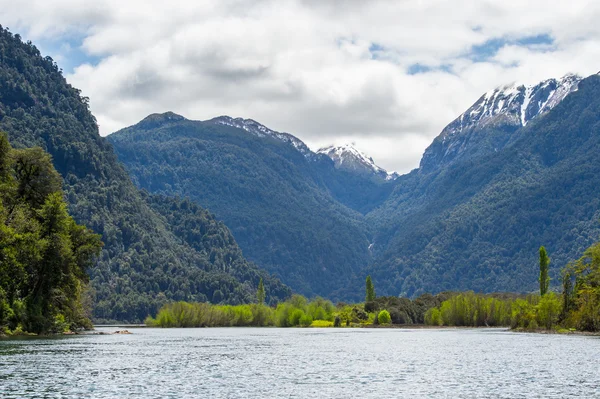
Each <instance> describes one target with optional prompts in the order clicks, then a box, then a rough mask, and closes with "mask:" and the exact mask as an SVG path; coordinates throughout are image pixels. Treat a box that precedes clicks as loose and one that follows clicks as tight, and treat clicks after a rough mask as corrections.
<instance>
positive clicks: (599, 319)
mask: <svg viewBox="0 0 600 399" xmlns="http://www.w3.org/2000/svg"><path fill="white" fill-rule="evenodd" d="M543 248H544V247H542V248H541V249H540V266H541V267H540V269H541V273H540V274H541V276H543V268H544V266H547V265H548V263H549V260H548V257H547V254H546V251H545V250H543ZM573 279H574V280H575V284H573V281H572V280H573ZM541 281H544V278H543V277H540V282H541ZM546 281H547V280H546ZM562 281H563V290H562V293H561V294H560V295H559V294H556V293H555V292H552V291H548V292H544V288H546V287H545V286H544V285H543V284H541V288H542V289H541V290H540V295H528V296H526V297H519V296H513V297H510V296H506V294H505V297H504V298H502V297H497V296H493V295H481V294H479V295H477V294H474V293H473V292H468V293H462V294H458V295H455V296H452V297H450V298H449V299H447V300H445V301H443V302H442V303H441V305H439V306H436V307H432V308H431V309H429V310H427V312H426V314H425V322H426V323H427V324H429V325H436V326H443V325H445V326H470V327H480V326H511V327H512V328H514V329H526V330H536V329H539V328H542V329H546V330H552V329H567V330H579V331H592V332H595V331H600V243H597V244H594V245H592V246H591V247H590V248H588V249H587V250H586V251H585V253H584V255H583V256H582V257H581V258H580V259H579V260H577V261H576V262H573V263H571V264H569V265H567V267H566V268H565V270H564V271H563V276H562Z"/></svg>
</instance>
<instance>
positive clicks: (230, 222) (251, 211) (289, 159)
mask: <svg viewBox="0 0 600 399" xmlns="http://www.w3.org/2000/svg"><path fill="white" fill-rule="evenodd" d="M108 140H109V141H110V142H111V143H112V144H113V146H114V148H115V151H116V152H117V154H118V156H119V159H120V160H121V161H122V162H123V163H124V164H125V165H126V167H127V169H128V171H129V173H130V174H131V175H132V176H133V178H134V181H135V182H136V184H137V185H138V186H139V187H141V188H143V189H146V190H148V191H149V192H152V193H156V194H164V195H178V196H185V197H189V198H191V199H192V200H193V201H196V202H197V203H198V204H200V205H201V206H203V207H206V208H208V209H209V210H210V211H211V212H213V213H214V214H215V215H216V217H217V218H218V219H219V220H223V221H224V222H225V224H226V225H227V226H228V227H229V228H230V229H231V231H232V233H233V235H234V237H235V239H236V241H237V242H238V243H239V244H240V246H241V248H242V250H243V251H244V254H245V255H246V256H247V257H248V258H249V259H251V260H252V261H254V262H256V263H257V264H258V265H260V266H261V267H264V268H266V269H267V270H269V271H270V272H272V273H274V274H275V275H277V276H279V277H280V278H281V279H282V280H283V281H285V282H286V284H289V285H290V286H291V287H292V288H293V289H294V290H296V291H298V292H300V293H303V294H306V295H323V296H330V297H334V296H335V291H336V290H338V289H341V288H344V287H346V286H347V285H348V282H349V281H350V280H351V279H352V278H353V277H354V276H355V275H356V274H357V273H359V272H360V270H362V269H363V268H364V267H366V266H367V265H368V264H369V263H370V262H371V256H370V252H369V245H370V237H371V233H370V231H369V228H368V226H367V225H366V224H365V223H364V221H363V216H362V215H361V214H360V213H359V212H357V211H355V210H353V209H351V208H350V207H348V206H345V205H344V204H343V203H341V202H340V201H339V200H337V199H336V196H335V195H334V194H332V191H334V190H331V189H329V188H328V185H331V186H332V187H333V186H335V187H338V188H340V186H341V185H342V184H341V183H340V182H341V181H342V180H341V179H343V178H348V179H350V178H351V177H349V176H347V175H346V174H343V173H342V174H340V173H338V171H337V170H336V169H335V167H334V166H333V162H332V161H331V160H330V159H329V158H327V157H325V156H322V155H317V154H315V156H314V157H312V156H311V155H309V156H307V153H306V152H305V151H304V152H303V149H304V148H305V147H304V146H303V145H302V144H300V143H301V142H300V141H299V140H298V139H295V138H293V137H291V136H289V135H285V134H279V133H277V132H274V131H272V130H270V129H267V128H266V127H264V126H262V125H260V124H259V123H257V122H255V121H251V120H248V119H239V118H237V119H233V118H228V117H220V118H217V119H213V120H210V121H204V122H202V121H192V120H187V119H185V118H183V117H176V116H174V115H173V114H172V113H165V114H160V115H151V116H149V117H147V118H145V119H144V120H142V121H141V122H139V123H138V124H136V125H134V126H131V127H128V128H125V129H123V130H121V131H119V132H116V133H113V134H111V135H110V136H108ZM352 179H354V177H352ZM348 181H349V180H348ZM361 181H362V180H361ZM365 184H367V183H365ZM369 184H371V183H369ZM353 187H355V186H353ZM336 192H338V193H340V194H341V193H343V191H342V190H341V188H340V189H339V190H338V191H336ZM369 195H370V194H369ZM381 200H383V198H381Z"/></svg>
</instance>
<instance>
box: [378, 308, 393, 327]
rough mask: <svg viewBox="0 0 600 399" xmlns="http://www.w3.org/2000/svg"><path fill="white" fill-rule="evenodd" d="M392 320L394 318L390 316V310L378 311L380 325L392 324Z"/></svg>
mask: <svg viewBox="0 0 600 399" xmlns="http://www.w3.org/2000/svg"><path fill="white" fill-rule="evenodd" d="M391 322H392V318H391V317H390V312H388V311H387V310H385V309H384V310H382V311H381V312H379V313H377V323H378V324H380V325H385V324H390V323H391Z"/></svg>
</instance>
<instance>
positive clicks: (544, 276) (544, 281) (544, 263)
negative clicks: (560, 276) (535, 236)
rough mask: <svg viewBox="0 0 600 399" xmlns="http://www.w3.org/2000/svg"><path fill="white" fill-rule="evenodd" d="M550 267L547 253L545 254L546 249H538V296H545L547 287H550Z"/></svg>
mask: <svg viewBox="0 0 600 399" xmlns="http://www.w3.org/2000/svg"><path fill="white" fill-rule="evenodd" d="M549 266H550V258H549V257H548V253H547V252H546V248H544V247H543V246H541V247H540V277H539V282H540V295H541V296H544V295H546V292H548V287H549V286H550V277H548V269H549Z"/></svg>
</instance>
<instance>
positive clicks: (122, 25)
mask: <svg viewBox="0 0 600 399" xmlns="http://www.w3.org/2000/svg"><path fill="white" fill-rule="evenodd" d="M0 7H2V8H1V9H2V10H3V21H2V23H3V24H4V25H5V26H9V27H11V28H12V30H13V31H19V32H20V33H21V34H22V35H23V36H24V37H25V38H27V39H30V40H33V41H34V42H36V43H40V44H41V47H42V51H45V52H47V53H49V54H50V55H51V56H53V57H54V58H55V59H57V60H59V61H60V62H61V65H62V62H63V60H65V63H64V65H66V66H67V67H66V68H68V69H65V70H66V71H67V73H66V75H67V79H68V80H69V81H70V82H71V83H72V84H73V85H75V86H76V87H78V88H80V89H82V91H83V94H84V95H86V96H89V97H90V104H91V107H92V111H93V112H94V114H95V115H96V117H97V119H98V122H99V124H100V130H101V132H102V134H104V135H106V134H108V133H111V132H112V131H115V130H118V129H120V128H122V127H125V126H128V125H131V124H134V123H136V122H137V121H139V120H140V119H142V118H143V117H145V116H146V115H148V114H150V113H153V112H163V111H167V110H171V111H174V112H177V113H180V114H182V115H184V116H186V117H188V118H190V119H209V118H211V117H214V116H217V115H223V114H226V115H232V116H243V117H248V118H253V119H256V120H258V121H260V122H262V123H264V124H265V125H267V126H269V127H271V128H273V129H276V130H280V131H285V132H290V133H293V134H295V135H297V136H298V137H300V138H301V139H303V140H305V141H306V142H307V143H308V144H309V145H311V146H313V147H317V146H320V145H324V144H327V143H340V141H341V140H346V141H354V142H356V145H357V147H359V148H360V149H361V150H363V151H364V152H366V153H367V154H369V155H371V156H372V157H373V158H374V159H375V161H376V162H378V163H380V164H381V165H382V166H383V167H385V168H387V169H391V170H399V171H401V172H406V171H409V170H410V169H412V168H414V167H416V166H418V163H419V159H420V156H421V154H422V152H423V150H424V149H425V147H426V146H427V145H428V144H429V143H430V142H431V140H432V139H433V138H434V137H435V136H436V135H437V134H439V132H440V131H441V130H442V129H443V127H444V126H445V125H446V124H447V123H449V122H451V121H452V120H453V119H454V118H455V117H456V116H458V115H459V114H460V113H461V112H462V111H464V110H465V109H466V108H468V106H469V105H471V103H473V102H474V101H475V100H476V99H477V98H478V97H479V96H480V95H481V94H482V93H483V92H485V91H488V90H490V89H492V88H494V87H495V86H498V85H501V84H505V83H510V82H514V81H519V82H523V83H535V82H537V81H539V80H542V79H545V78H548V77H553V76H561V75H563V74H565V73H568V72H575V73H580V74H582V75H587V74H591V73H594V72H596V71H597V70H599V69H600V25H598V24H597V23H596V21H597V20H598V17H600V4H596V3H595V2H592V1H577V0H575V1H571V2H561V1H547V0H546V1H541V0H531V1H527V2H523V1H514V0H506V1H492V0H483V1H475V0H471V1H467V0H463V1H453V2H448V1H433V0H424V1H419V2H415V1H402V2H400V1H392V0H390V1H387V0H373V1H369V2H364V1H338V0H335V1H327V2H323V1H316V0H259V1H251V0H204V1H187V0H186V1H184V0H180V1H172V2H164V1H158V0H149V1H128V2H123V1H120V0H119V1H117V0H96V1H94V2H93V3H89V2H86V1H83V0H55V1H39V0H23V1H20V2H19V6H18V7H17V6H15V4H14V2H9V1H7V0H0ZM65 43H67V44H65Z"/></svg>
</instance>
